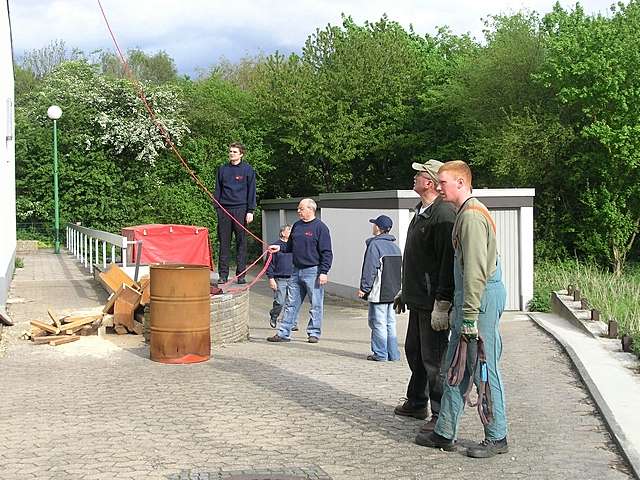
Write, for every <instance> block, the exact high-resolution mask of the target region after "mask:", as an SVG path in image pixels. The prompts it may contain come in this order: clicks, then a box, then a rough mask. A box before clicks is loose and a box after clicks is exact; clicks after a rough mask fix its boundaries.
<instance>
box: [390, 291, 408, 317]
mask: <svg viewBox="0 0 640 480" xmlns="http://www.w3.org/2000/svg"><path fill="white" fill-rule="evenodd" d="M393 309H394V310H395V311H396V313H397V314H398V315H400V314H401V313H404V312H406V310H407V306H406V305H405V304H404V299H403V298H402V291H400V292H398V294H397V295H396V297H395V298H394V299H393Z"/></svg>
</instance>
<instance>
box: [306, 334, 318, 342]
mask: <svg viewBox="0 0 640 480" xmlns="http://www.w3.org/2000/svg"><path fill="white" fill-rule="evenodd" d="M307 341H308V342H309V343H318V341H319V340H318V337H314V336H313V335H310V336H309V339H308V340H307Z"/></svg>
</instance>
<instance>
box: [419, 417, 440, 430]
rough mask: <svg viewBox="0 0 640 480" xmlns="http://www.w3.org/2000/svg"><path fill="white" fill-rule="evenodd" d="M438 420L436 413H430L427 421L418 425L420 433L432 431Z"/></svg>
mask: <svg viewBox="0 0 640 480" xmlns="http://www.w3.org/2000/svg"><path fill="white" fill-rule="evenodd" d="M437 421H438V415H431V418H430V419H429V421H428V422H426V423H425V424H424V425H422V427H420V432H421V433H429V432H433V429H434V428H436V422H437Z"/></svg>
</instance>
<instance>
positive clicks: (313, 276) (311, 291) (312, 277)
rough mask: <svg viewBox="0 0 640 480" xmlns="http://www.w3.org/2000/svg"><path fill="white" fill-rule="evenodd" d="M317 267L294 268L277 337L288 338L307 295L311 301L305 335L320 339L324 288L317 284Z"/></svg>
mask: <svg viewBox="0 0 640 480" xmlns="http://www.w3.org/2000/svg"><path fill="white" fill-rule="evenodd" d="M318 275H319V274H318V267H307V268H296V267H293V275H291V279H290V280H289V300H288V301H287V302H286V305H285V307H284V315H283V317H282V322H280V325H279V327H278V336H279V337H283V338H289V336H290V335H291V329H292V328H293V326H294V325H295V324H296V323H297V319H298V312H299V311H300V307H301V306H302V302H304V298H305V297H306V296H307V295H308V296H309V300H310V301H311V308H310V309H309V323H308V324H307V335H309V336H310V337H317V338H320V332H321V330H322V312H323V303H324V287H323V286H320V284H319V283H318Z"/></svg>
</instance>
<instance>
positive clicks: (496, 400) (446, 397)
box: [434, 252, 507, 440]
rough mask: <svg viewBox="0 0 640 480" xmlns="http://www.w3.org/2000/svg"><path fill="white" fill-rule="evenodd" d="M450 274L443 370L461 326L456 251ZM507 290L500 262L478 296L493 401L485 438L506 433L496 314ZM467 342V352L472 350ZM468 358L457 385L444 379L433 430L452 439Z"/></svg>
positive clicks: (480, 331) (467, 379)
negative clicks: (448, 330) (448, 325)
mask: <svg viewBox="0 0 640 480" xmlns="http://www.w3.org/2000/svg"><path fill="white" fill-rule="evenodd" d="M453 274H454V277H455V285H456V288H455V293H454V296H453V319H452V325H451V338H450V339H449V349H448V350H447V358H446V361H445V367H444V368H446V369H448V368H449V366H450V365H451V362H452V360H453V356H454V354H455V351H456V348H458V343H459V342H460V331H461V329H462V303H463V297H464V290H463V286H462V285H463V284H462V281H463V274H462V266H461V265H460V264H459V260H458V254H457V252H456V257H455V260H454V268H453ZM506 297H507V292H506V290H505V288H504V284H503V283H502V271H501V268H500V261H498V265H497V268H496V273H495V274H494V275H493V277H491V278H490V279H489V281H488V282H487V286H486V287H485V290H484V293H483V295H482V300H481V305H480V316H479V317H478V334H479V335H480V337H481V338H482V340H483V342H484V350H485V354H486V357H487V370H488V374H489V386H490V388H491V399H492V400H493V420H492V421H491V423H490V424H489V425H486V426H485V427H484V435H485V438H487V439H489V440H502V439H503V438H505V437H506V436H507V415H506V410H505V400H504V386H503V384H502V377H501V375H500V370H499V367H498V362H499V361H500V357H501V355H502V338H501V337H500V330H499V326H500V325H499V324H500V316H501V315H502V312H503V311H504V305H505V301H506ZM472 345H473V344H470V348H469V350H468V353H471V352H473V356H475V349H474V348H471V346H472ZM471 360H472V359H471V358H469V357H467V368H466V370H465V372H464V378H463V379H462V382H461V383H460V385H458V386H453V387H452V386H450V385H449V384H448V382H447V381H446V380H445V382H444V393H443V395H442V404H441V406H440V415H439V417H438V422H437V423H436V427H435V430H434V431H435V432H436V433H437V434H438V435H442V436H443V437H446V438H448V439H451V440H453V439H456V438H457V436H458V426H459V423H460V417H461V416H462V412H463V410H464V400H463V398H462V396H463V394H464V392H465V391H466V390H467V387H468V386H469V382H470V376H471V375H470V369H471V368H473V367H472V366H471V365H470V363H471ZM478 374H479V372H476V375H475V378H474V379H473V382H474V383H475V384H476V385H477V384H478V381H479V378H478Z"/></svg>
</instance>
